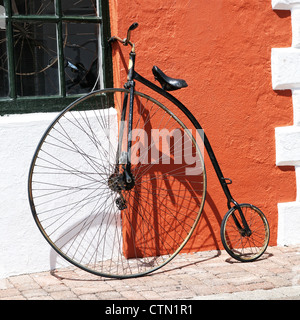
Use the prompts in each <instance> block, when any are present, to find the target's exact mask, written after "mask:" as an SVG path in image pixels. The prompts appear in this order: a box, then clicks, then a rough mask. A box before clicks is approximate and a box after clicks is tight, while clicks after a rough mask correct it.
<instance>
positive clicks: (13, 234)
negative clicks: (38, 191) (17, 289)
mask: <svg viewBox="0 0 300 320" xmlns="http://www.w3.org/2000/svg"><path fill="white" fill-rule="evenodd" d="M54 117H55V114H53V113H50V114H45V113H44V114H26V115H10V116H4V117H0V145H1V150H0V159H1V166H0V179H1V182H0V194H1V196H0V210H1V211H0V278H4V277H7V276H11V275H16V274H23V273H30V272H39V271H45V270H49V269H51V268H54V267H55V265H56V258H57V255H56V254H55V253H54V252H51V249H50V246H49V245H48V243H46V241H45V239H44V238H43V236H42V235H41V234H40V231H39V230H38V228H37V226H36V224H35V222H34V220H33V217H32V214H31V210H30V206H29V202H28V196H27V194H28V193H27V178H28V172H29V167H30V163H31V159H32V156H33V154H34V151H35V148H36V146H37V144H38V142H39V139H40V138H41V136H42V134H43V133H44V131H45V130H46V128H47V127H48V125H49V124H50V123H51V121H52V120H53V119H54ZM60 261H62V260H60Z"/></svg>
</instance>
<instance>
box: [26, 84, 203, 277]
mask: <svg viewBox="0 0 300 320" xmlns="http://www.w3.org/2000/svg"><path fill="white" fill-rule="evenodd" d="M127 93H128V91H127V90H122V89H110V90H109V89H108V90H100V91H99V92H96V93H93V94H90V95H88V96H87V97H85V98H83V99H79V100H78V101H77V102H75V103H74V104H73V105H72V106H71V107H69V108H67V109H66V110H65V111H63V112H62V113H61V115H60V116H59V117H58V118H57V119H56V120H55V121H54V122H53V123H52V124H51V125H50V127H49V129H48V130H47V131H46V133H45V134H44V136H43V138H42V140H41V142H40V144H39V146H38V148H37V151H36V154H35V156H34V159H33V162H32V165H31V169H30V177H29V198H30V204H31V208H32V212H33V215H34V218H35V220H36V222H37V225H38V227H39V228H40V230H41V231H42V233H43V235H44V236H45V238H46V239H47V241H48V242H49V243H50V244H51V246H52V247H53V248H54V249H55V250H56V251H57V252H58V253H59V254H61V255H62V256H63V257H64V258H65V259H67V260H68V261H69V262H71V263H73V264H75V265H77V266H79V267H80V268H83V269H85V270H86V271H89V272H92V273H95V274H98V275H102V276H108V277H118V278H122V277H133V276H140V275H144V274H146V273H149V272H152V271H154V270H156V269H158V268H160V267H162V266H163V265H165V264H166V263H168V262H169V261H170V260H171V259H173V258H174V257H175V256H176V254H177V253H178V252H179V251H180V250H181V249H182V248H183V247H184V246H185V244H186V243H187V241H188V239H189V238H190V236H191V234H192V232H193V231H194V229H195V227H196V225H197V222H198V220H199V218H200V214H201V211H202V208H203V204H204V196H205V191H206V177H205V171H204V164H203V159H202V156H201V153H200V149H199V146H198V144H197V141H196V140H195V139H194V137H193V136H192V135H191V132H190V131H189V130H186V131H184V129H187V128H186V127H185V126H184V124H183V123H182V122H181V121H180V120H179V119H178V118H177V117H176V116H175V115H174V114H173V113H172V112H171V111H169V110H168V109H167V108H166V107H165V106H163V105H161V104H160V103H158V102H157V101H156V100H154V99H151V98H149V97H148V96H146V95H143V94H140V93H137V94H136V98H135V108H136V110H137V112H136V113H135V114H134V129H135V130H136V131H135V134H138V135H137V136H136V139H135V140H134V142H135V144H133V150H134V151H133V152H134V156H135V157H136V159H135V163H133V164H132V174H133V177H134V180H135V181H134V187H132V188H130V189H129V188H128V189H129V190H122V191H121V194H122V196H121V194H120V192H116V189H114V188H112V181H113V178H112V177H113V174H114V172H115V168H116V166H115V163H116V154H117V151H116V146H117V145H118V133H119V129H120V125H118V121H117V119H118V120H120V117H121V106H122V103H121V101H122V100H123V97H124V94H127ZM108 103H110V105H113V106H114V109H113V108H109V107H108V105H107V104H108ZM91 105H92V106H93V107H94V110H86V109H91ZM153 126H154V127H153ZM142 128H147V129H146V132H150V131H151V130H152V129H153V128H154V129H167V131H169V132H173V133H172V134H173V136H172V137H171V140H172V141H171V144H169V146H170V145H172V146H173V148H172V147H170V149H169V150H170V154H172V155H175V152H177V151H178V150H179V149H178V150H177V149H176V145H177V146H179V145H180V144H181V143H182V142H183V141H185V140H184V139H187V140H186V141H188V139H189V141H190V144H189V146H190V148H191V152H192V154H193V156H194V158H195V159H197V163H198V164H197V166H198V169H199V170H200V171H201V174H200V175H187V174H186V173H187V169H189V168H191V167H195V164H192V165H191V164H177V163H175V162H176V161H175V156H174V157H173V158H172V156H170V157H169V161H171V163H167V164H165V163H161V162H163V161H164V162H168V157H165V155H164V154H162V153H161V150H157V149H156V150H155V148H154V146H155V147H156V148H160V144H159V145H157V144H156V143H154V142H153V137H152V136H151V139H150V138H149V136H147V139H146V140H145V137H143V133H141V130H140V129H142ZM174 129H178V130H180V131H178V132H177V131H173V130H174ZM174 132H177V133H178V134H179V133H180V132H181V133H182V136H181V139H182V140H178V141H179V142H178V141H177V144H176V143H175V136H174ZM78 134H79V135H80V140H78V139H77V136H78ZM144 135H145V133H144ZM99 137H101V139H100V138H99ZM107 137H109V139H106V138H107ZM179 139H180V138H179ZM147 141H148V142H149V141H150V142H151V143H149V145H147V146H146V148H144V144H142V142H143V143H145V142H147ZM180 141H181V142H180ZM187 145H188V143H187ZM187 145H185V146H187ZM134 146H135V149H134ZM153 148H154V151H153ZM175 149H176V150H177V151H176V150H175ZM150 150H152V151H153V154H152V156H155V155H157V154H158V158H156V159H155V161H154V162H153V161H152V163H151V159H150V158H149V157H150V155H151V154H150ZM133 152H132V153H133ZM121 153H122V152H121V151H120V152H119V156H118V158H120V157H121ZM146 154H147V157H148V161H146V159H145V157H146ZM149 154H150V155H149ZM133 158H134V157H132V159H133ZM79 163H81V165H79ZM119 168H120V170H122V166H121V165H120V166H119ZM200 171H199V172H200ZM109 181H110V182H109ZM118 201H124V203H125V206H126V208H124V209H121V210H120V209H119V208H120V207H119V206H118V204H117V202H118Z"/></svg>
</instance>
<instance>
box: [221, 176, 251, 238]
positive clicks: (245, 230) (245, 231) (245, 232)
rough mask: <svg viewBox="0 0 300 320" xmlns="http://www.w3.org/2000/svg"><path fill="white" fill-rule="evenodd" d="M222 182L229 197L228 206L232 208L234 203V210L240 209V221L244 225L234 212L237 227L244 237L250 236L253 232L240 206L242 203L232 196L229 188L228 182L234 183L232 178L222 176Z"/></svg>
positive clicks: (233, 216)
mask: <svg viewBox="0 0 300 320" xmlns="http://www.w3.org/2000/svg"><path fill="white" fill-rule="evenodd" d="M220 182H221V185H222V188H223V191H224V193H225V195H226V197H227V207H228V209H229V210H231V209H232V205H233V208H234V210H238V213H239V216H240V221H241V222H242V225H241V223H240V221H239V219H238V218H237V216H236V215H235V214H234V213H232V218H233V220H234V223H235V225H236V227H237V229H238V230H239V233H240V235H241V236H242V237H250V236H251V234H252V231H251V229H250V227H249V225H248V223H247V220H246V218H245V216H244V214H243V211H242V209H241V207H240V205H239V204H238V203H237V202H236V201H235V200H234V199H233V198H232V196H231V193H230V191H229V188H228V184H231V183H232V180H231V179H229V178H224V177H223V176H222V177H221V179H220Z"/></svg>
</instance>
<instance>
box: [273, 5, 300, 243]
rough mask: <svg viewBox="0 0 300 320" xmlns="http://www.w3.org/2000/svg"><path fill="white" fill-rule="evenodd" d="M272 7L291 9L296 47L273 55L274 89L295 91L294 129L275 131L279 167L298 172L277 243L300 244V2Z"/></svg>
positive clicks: (280, 216) (283, 209)
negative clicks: (291, 167) (293, 167)
mask: <svg viewBox="0 0 300 320" xmlns="http://www.w3.org/2000/svg"><path fill="white" fill-rule="evenodd" d="M272 7H273V9H278V10H291V20H292V32H293V35H292V46H291V47H289V48H273V49H272V54H271V61H272V63H271V64H272V86H273V89H274V90H285V89H291V90H292V96H293V111H294V123H293V126H287V127H278V128H276V129H275V138H276V165H277V166H295V171H296V185H297V197H296V201H294V202H288V203H279V204H278V239H277V243H278V245H289V244H299V243H300V232H299V230H300V0H272ZM283 108H284V106H283Z"/></svg>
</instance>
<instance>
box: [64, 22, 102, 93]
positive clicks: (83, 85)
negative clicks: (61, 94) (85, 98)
mask: <svg viewBox="0 0 300 320" xmlns="http://www.w3.org/2000/svg"><path fill="white" fill-rule="evenodd" d="M98 29H99V28H98V26H97V25H94V24H90V23H87V24H83V23H82V24H78V23H76V24H75V23H67V24H64V27H63V30H64V32H65V33H64V42H65V46H64V56H65V57H66V59H65V60H66V68H65V72H66V76H65V78H66V89H67V93H68V94H73V93H84V92H86V91H87V90H88V91H90V90H92V89H93V87H94V86H95V83H96V81H97V75H98V41H97V39H98Z"/></svg>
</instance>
